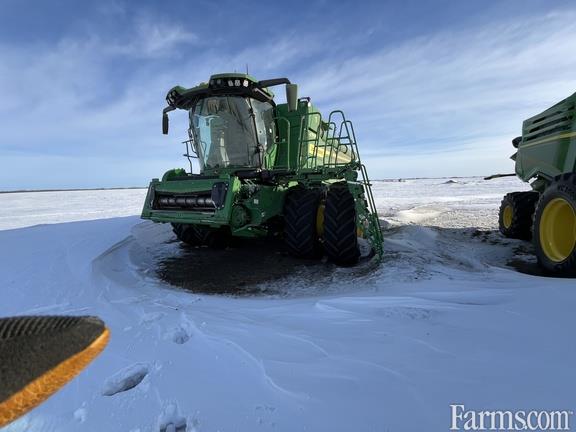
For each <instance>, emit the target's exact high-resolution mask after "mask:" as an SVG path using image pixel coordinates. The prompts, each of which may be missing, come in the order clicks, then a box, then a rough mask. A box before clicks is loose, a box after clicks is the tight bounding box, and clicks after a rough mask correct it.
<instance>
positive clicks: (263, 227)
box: [142, 73, 382, 266]
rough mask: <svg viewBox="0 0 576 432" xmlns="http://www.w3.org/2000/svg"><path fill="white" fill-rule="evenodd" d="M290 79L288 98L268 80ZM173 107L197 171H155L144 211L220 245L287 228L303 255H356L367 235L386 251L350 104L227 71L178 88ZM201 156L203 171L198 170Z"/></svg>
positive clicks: (189, 238) (289, 242)
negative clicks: (333, 107) (341, 106)
mask: <svg viewBox="0 0 576 432" xmlns="http://www.w3.org/2000/svg"><path fill="white" fill-rule="evenodd" d="M276 85H286V99H287V103H286V104H278V105H277V104H276V103H275V102H274V94H273V93H272V92H271V91H270V90H269V87H273V86H276ZM166 100H167V102H168V107H167V108H165V109H164V112H163V121H162V126H163V127H162V128H163V133H164V134H167V133H168V112H170V111H173V110H175V109H182V110H185V111H187V112H188V116H189V129H188V136H189V140H188V141H185V142H184V145H185V146H186V153H185V155H184V156H186V157H187V158H188V160H189V162H190V171H189V172H187V171H186V170H184V169H182V168H180V169H173V170H170V171H168V172H166V173H165V174H164V176H163V177H162V180H158V179H153V180H152V182H151V183H150V187H149V189H148V195H147V197H146V202H145V204H144V209H143V211H142V218H144V219H150V220H152V221H154V222H167V223H171V224H172V227H173V230H174V233H175V234H176V236H177V237H178V238H179V239H180V240H181V241H183V242H185V243H188V244H190V245H193V246H202V245H207V246H215V247H222V246H225V245H226V244H228V241H229V240H230V238H231V237H245V238H246V237H248V238H256V237H266V236H281V237H282V238H283V239H284V242H285V244H286V247H287V249H288V251H289V252H290V253H291V254H292V255H294V256H297V257H302V258H320V257H322V256H323V255H324V254H326V255H327V257H328V258H329V259H330V260H331V261H332V262H334V263H336V264H338V265H341V266H350V265H354V264H356V263H357V261H358V259H359V256H360V250H359V240H358V239H359V238H364V239H366V240H367V242H368V243H369V244H370V245H371V247H372V250H373V252H374V253H375V254H376V255H377V256H379V257H381V255H382V233H381V230H380V225H379V221H378V216H377V213H376V207H375V204H374V198H373V196H372V191H371V188H370V183H369V180H368V176H367V173H366V168H365V167H364V165H363V164H362V163H361V161H360V156H359V153H358V146H357V144H356V138H355V135H354V128H353V126H352V123H351V122H350V121H349V120H347V119H346V118H345V116H344V113H343V112H342V111H334V112H332V113H331V114H330V115H329V116H328V117H327V118H323V117H322V115H321V114H320V112H318V110H317V109H316V108H315V107H314V106H313V105H312V104H311V102H310V99H309V98H300V99H298V96H297V86H296V85H294V84H291V83H290V81H289V80H288V79H286V78H277V79H271V80H265V81H257V80H255V79H254V78H252V77H251V76H249V75H245V74H236V73H234V74H220V75H214V76H212V77H210V80H209V82H208V83H202V84H200V85H198V86H197V87H193V88H190V89H185V88H182V87H174V88H173V89H172V90H170V91H169V92H168V95H167V97H166ZM193 159H197V161H198V164H199V166H200V170H199V171H200V172H199V173H197V174H195V173H193V172H192V171H193V164H192V160H193Z"/></svg>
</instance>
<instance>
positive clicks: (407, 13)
mask: <svg viewBox="0 0 576 432" xmlns="http://www.w3.org/2000/svg"><path fill="white" fill-rule="evenodd" d="M574 47H576V6H574V5H573V2H572V1H561V0H558V1H554V2H551V1H544V0H542V1H540V0H516V1H506V0H499V1H491V0H487V1H482V2H478V1H463V0H450V1H448V0H436V1H423V0H420V1H413V0H402V1H375V2H358V1H356V2H348V1H339V2H335V1H306V2H299V1H292V2H288V3H286V2H282V3H281V2H272V1H267V2H264V1H262V2H251V1H243V2H237V1H230V2H228V1H219V2H214V1H178V0H172V1H170V2H160V1H133V2H128V1H120V0H111V1H108V0H98V1H91V0H85V1H82V2H78V1H71V0H70V1H68V0H65V1H64V0H62V1H40V0H37V1H26V0H19V1H16V0H0V59H1V60H0V94H1V95H2V97H0V190H6V189H21V188H73V187H114V186H143V185H146V184H147V182H148V180H149V179H150V178H152V177H159V176H161V174H162V173H163V172H164V171H166V170H167V169H169V168H172V167H179V166H182V167H184V166H186V164H185V163H184V162H185V160H184V159H182V158H181V156H180V155H181V153H182V148H181V147H182V146H181V144H180V141H181V140H182V139H184V137H185V135H186V134H185V130H186V129H185V128H186V125H185V115H184V113H180V115H177V114H176V115H172V122H171V134H170V135H169V136H168V137H165V136H163V135H161V133H160V119H161V110H162V108H163V107H164V97H165V95H166V91H167V90H168V89H170V88H171V87H172V86H174V85H176V84H180V85H183V86H186V87H191V86H193V85H195V84H197V83H198V82H200V81H205V80H206V79H207V78H208V77H209V76H210V74H212V73H219V72H225V71H234V70H237V71H244V70H245V68H246V64H248V66H249V70H250V73H251V74H252V75H254V76H256V77H257V78H259V79H265V78H272V77H277V76H287V77H289V78H290V79H291V80H292V81H293V82H296V83H298V84H299V87H300V95H301V96H311V97H312V100H313V102H315V103H316V104H317V105H318V106H319V107H320V108H321V110H322V111H324V112H328V111H330V110H332V109H336V108H338V109H343V110H344V111H345V112H346V113H347V115H348V117H349V118H351V119H352V120H353V121H354V123H355V127H356V132H357V135H358V140H359V145H360V150H361V153H362V155H363V158H364V160H365V162H366V164H367V166H368V169H369V172H370V174H371V176H372V177H374V178H396V177H418V176H455V175H484V174H491V173H494V172H512V171H513V163H512V162H511V161H510V160H509V159H508V157H509V156H510V154H511V153H512V150H513V149H512V146H511V145H510V140H511V139H512V138H513V137H515V136H517V135H519V134H520V127H521V122H522V120H523V119H524V118H526V117H529V116H530V115H533V114H536V113H537V112H539V111H541V110H543V109H544V108H546V107H547V106H548V105H551V104H552V103H554V102H556V101H558V100H560V99H562V98H564V97H566V96H568V95H569V94H571V93H573V92H574V91H576V74H575V73H574V71H575V70H576V58H575V56H574ZM279 93H281V92H279Z"/></svg>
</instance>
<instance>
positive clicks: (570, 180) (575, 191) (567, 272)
mask: <svg viewBox="0 0 576 432" xmlns="http://www.w3.org/2000/svg"><path fill="white" fill-rule="evenodd" d="M556 197H562V198H564V199H568V200H569V201H571V203H572V205H573V206H574V207H575V208H576V173H565V174H561V175H559V176H556V178H555V179H554V182H553V183H552V184H551V185H550V186H548V187H547V188H546V190H545V191H544V193H542V195H541V197H540V200H539V201H538V204H537V205H536V211H535V212H534V222H533V243H534V248H535V249H536V257H537V258H538V264H539V265H540V267H542V268H543V269H544V270H545V271H546V272H547V273H550V274H551V275H554V276H560V277H576V249H575V250H574V251H572V254H571V255H570V256H569V257H568V258H567V259H565V260H564V261H562V262H560V263H556V262H552V261H550V260H549V259H548V258H547V257H546V254H545V253H544V251H543V249H542V246H541V245H540V232H539V231H540V217H541V216H542V213H543V212H544V208H545V207H546V205H547V204H548V203H549V202H550V201H551V200H552V199H554V198H556Z"/></svg>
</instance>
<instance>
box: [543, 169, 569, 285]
mask: <svg viewBox="0 0 576 432" xmlns="http://www.w3.org/2000/svg"><path fill="white" fill-rule="evenodd" d="M533 238H534V247H535V249H536V256H537V257H538V263H539V264H540V265H541V266H542V267H543V268H544V269H545V270H546V271H548V272H550V273H551V274H554V275H558V276H576V174H574V173H569V174H563V175H561V176H558V177H556V180H555V181H554V183H552V184H551V185H550V186H549V187H548V188H547V189H546V190H545V191H544V193H543V194H542V196H541V198H540V201H539V202H538V205H537V208H536V212H535V214H534V236H533Z"/></svg>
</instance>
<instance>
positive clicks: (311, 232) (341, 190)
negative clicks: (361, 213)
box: [284, 183, 360, 266]
mask: <svg viewBox="0 0 576 432" xmlns="http://www.w3.org/2000/svg"><path fill="white" fill-rule="evenodd" d="M356 231H357V230H356V201H355V200H354V196H353V195H352V193H351V192H350V191H349V190H348V187H347V186H346V185H345V184H340V183H336V184H334V185H332V186H331V187H330V188H329V189H328V191H327V192H323V191H322V190H320V189H307V188H304V187H300V186H298V187H295V188H293V189H292V190H290V191H289V192H288V194H287V196H286V200H285V203H284V241H285V243H286V247H287V248H288V251H289V252H290V254H291V255H293V256H296V257H300V258H309V259H310V258H312V259H313V258H320V257H322V255H323V253H324V252H325V253H326V255H327V257H328V259H329V260H330V261H332V262H334V263H335V264H337V265H339V266H352V265H354V264H356V263H357V262H358V259H359V257H360V250H359V247H358V237H357V232H356Z"/></svg>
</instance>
